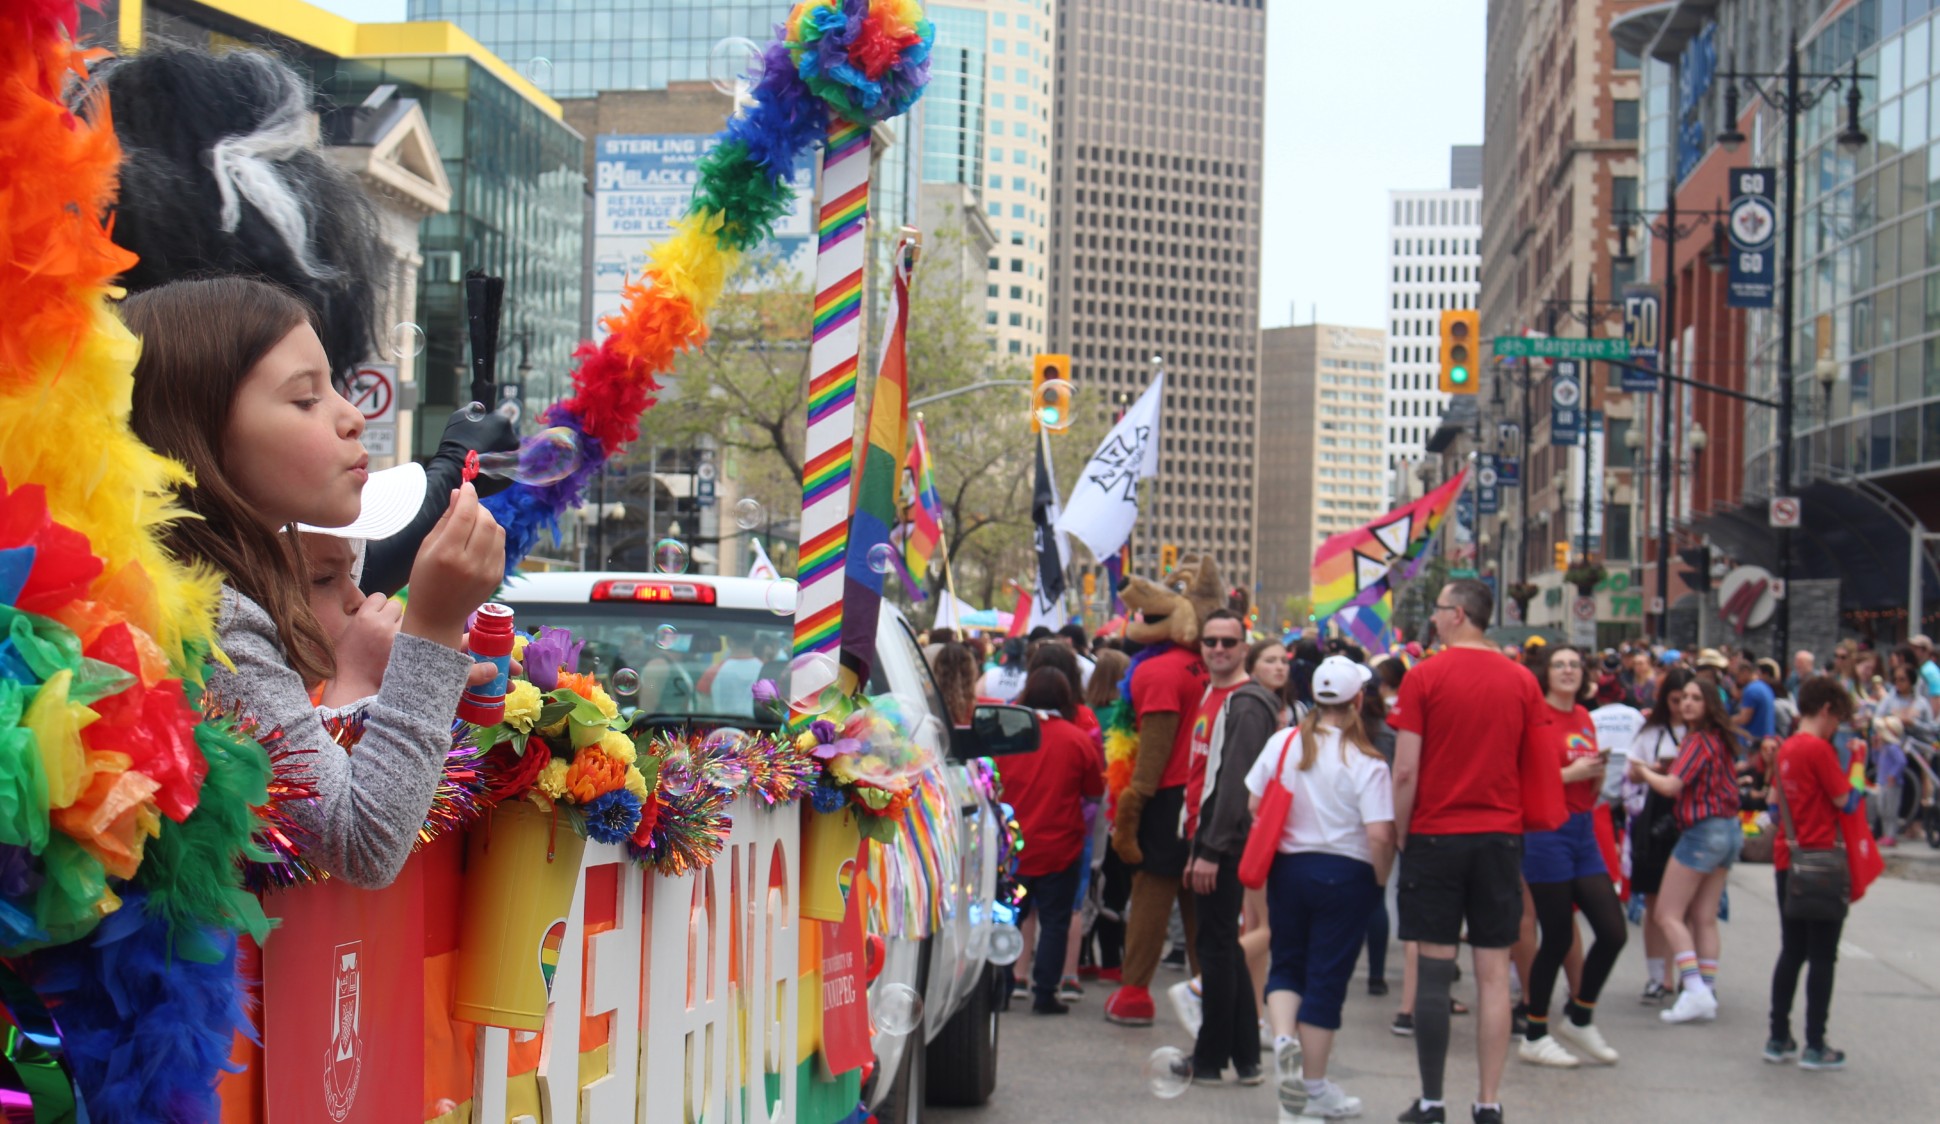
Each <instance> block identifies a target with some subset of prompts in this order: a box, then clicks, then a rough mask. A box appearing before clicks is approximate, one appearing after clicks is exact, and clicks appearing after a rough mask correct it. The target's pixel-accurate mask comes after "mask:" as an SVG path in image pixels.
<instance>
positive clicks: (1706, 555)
mask: <svg viewBox="0 0 1940 1124" xmlns="http://www.w3.org/2000/svg"><path fill="white" fill-rule="evenodd" d="M1677 556H1678V557H1679V558H1681V559H1683V560H1684V564H1685V565H1687V566H1689V567H1690V569H1688V570H1679V571H1678V572H1677V576H1678V577H1679V578H1680V579H1682V581H1683V582H1684V584H1685V586H1686V587H1687V588H1689V589H1691V590H1693V591H1695V592H1698V593H1702V592H1704V591H1705V590H1707V589H1710V588H1711V548H1710V547H1708V546H1694V547H1691V548H1690V549H1689V550H1680V551H1678V552H1677Z"/></svg>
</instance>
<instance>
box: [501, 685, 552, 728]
mask: <svg viewBox="0 0 1940 1124" xmlns="http://www.w3.org/2000/svg"><path fill="white" fill-rule="evenodd" d="M545 702H546V697H545V695H544V694H542V693H541V692H540V691H539V688H537V687H534V686H533V685H532V684H530V683H527V682H526V681H525V680H523V679H515V680H513V681H512V688H511V690H509V691H507V692H505V724H506V725H507V726H510V727H511V728H512V729H514V730H517V731H518V732H519V733H521V734H529V733H531V732H532V724H533V723H534V722H537V721H538V720H539V708H540V707H542V706H544V705H545Z"/></svg>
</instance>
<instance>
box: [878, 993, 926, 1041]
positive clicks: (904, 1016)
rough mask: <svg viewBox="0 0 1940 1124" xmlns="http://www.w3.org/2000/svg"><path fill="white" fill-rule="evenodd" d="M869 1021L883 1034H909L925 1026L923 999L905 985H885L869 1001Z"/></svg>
mask: <svg viewBox="0 0 1940 1124" xmlns="http://www.w3.org/2000/svg"><path fill="white" fill-rule="evenodd" d="M869 1021H870V1022H872V1023H874V1024H875V1026H876V1030H877V1031H878V1032H879V1033H882V1034H896V1035H901V1034H908V1033H909V1032H911V1031H913V1030H915V1029H916V1028H917V1027H919V1026H922V1025H923V997H922V996H921V995H918V994H917V993H916V989H915V988H913V987H911V986H909V985H908V984H904V983H892V984H884V985H883V986H882V987H879V988H877V989H876V994H875V996H874V997H873V998H871V999H870V1001H869Z"/></svg>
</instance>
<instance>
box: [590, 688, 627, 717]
mask: <svg viewBox="0 0 1940 1124" xmlns="http://www.w3.org/2000/svg"><path fill="white" fill-rule="evenodd" d="M586 701H587V702H590V703H592V704H593V705H594V706H596V707H599V708H600V713H601V714H604V715H606V716H607V717H608V718H618V717H619V716H620V704H619V703H616V702H614V701H613V696H612V695H609V694H607V693H606V688H604V687H602V686H600V685H599V684H597V683H595V684H594V685H593V693H592V694H590V695H588V696H587V697H586Z"/></svg>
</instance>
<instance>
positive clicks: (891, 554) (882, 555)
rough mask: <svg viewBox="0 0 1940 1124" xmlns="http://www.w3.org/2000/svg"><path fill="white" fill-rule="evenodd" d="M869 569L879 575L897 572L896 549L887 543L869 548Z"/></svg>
mask: <svg viewBox="0 0 1940 1124" xmlns="http://www.w3.org/2000/svg"><path fill="white" fill-rule="evenodd" d="M868 562H869V569H870V570H872V571H874V572H875V573H878V574H893V573H895V572H896V548H895V547H893V546H890V545H889V544H888V543H886V542H879V543H877V544H876V545H874V546H872V547H870V548H869V557H868Z"/></svg>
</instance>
